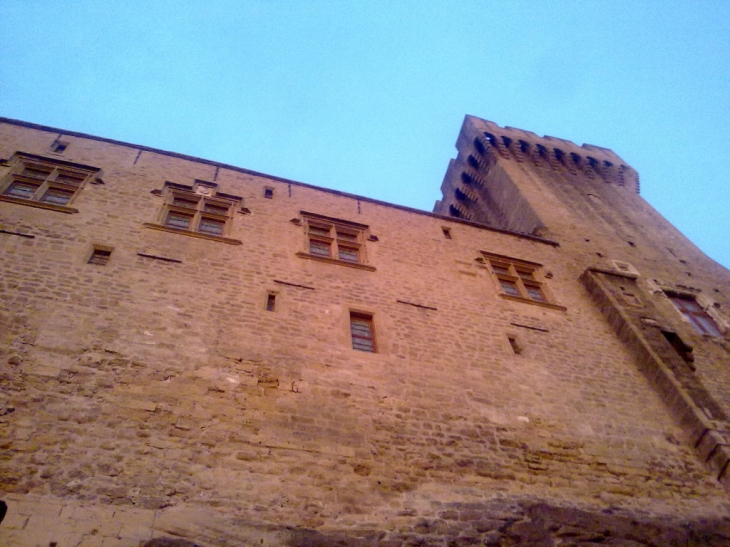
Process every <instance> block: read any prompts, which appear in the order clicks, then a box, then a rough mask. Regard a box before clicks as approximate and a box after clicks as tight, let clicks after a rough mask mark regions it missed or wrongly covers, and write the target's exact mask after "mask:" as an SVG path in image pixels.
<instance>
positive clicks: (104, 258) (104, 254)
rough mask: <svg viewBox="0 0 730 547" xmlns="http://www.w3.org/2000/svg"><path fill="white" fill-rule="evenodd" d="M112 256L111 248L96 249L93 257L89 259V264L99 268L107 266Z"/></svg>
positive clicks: (92, 253) (92, 254)
mask: <svg viewBox="0 0 730 547" xmlns="http://www.w3.org/2000/svg"><path fill="white" fill-rule="evenodd" d="M111 256H112V250H111V249H109V248H103V247H94V250H93V251H92V252H91V256H90V257H89V260H88V262H87V264H96V265H97V266H106V265H107V263H108V262H109V259H110V258H111Z"/></svg>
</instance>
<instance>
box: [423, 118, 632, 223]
mask: <svg viewBox="0 0 730 547" xmlns="http://www.w3.org/2000/svg"><path fill="white" fill-rule="evenodd" d="M456 148H457V150H458V152H459V154H458V156H457V158H456V159H455V160H453V161H452V162H451V164H450V166H449V169H448V171H447V173H446V176H445V178H444V182H443V184H442V186H441V190H442V193H443V199H442V200H440V201H439V202H438V203H437V205H436V208H435V211H436V212H437V213H441V214H446V215H450V216H454V217H458V218H463V219H469V220H472V221H474V222H479V223H484V224H489V225H492V226H495V227H499V228H507V229H511V230H516V231H522V232H527V233H536V231H537V232H542V230H543V228H544V226H542V222H541V221H540V219H539V217H538V214H537V212H536V211H534V210H533V208H532V206H531V205H530V204H529V202H528V201H527V200H526V199H525V198H524V195H523V193H522V191H521V190H519V189H518V187H517V186H519V185H518V183H517V181H516V180H515V179H514V177H513V176H511V175H508V174H506V172H507V171H510V170H509V169H505V164H503V165H502V167H496V168H495V166H498V165H500V164H502V162H506V163H511V162H514V163H515V164H517V166H519V169H520V170H522V171H531V172H533V173H536V174H537V175H538V177H537V178H538V179H541V180H545V181H548V180H549V181H551V182H548V184H556V185H563V184H567V185H571V186H575V187H577V188H581V187H585V188H586V191H588V188H589V187H591V185H595V184H596V183H597V182H603V183H605V184H607V185H610V186H611V187H614V188H620V189H626V190H628V191H629V192H632V193H639V176H638V174H637V173H636V171H634V170H633V169H632V168H631V167H629V166H628V165H626V164H625V162H624V161H623V160H622V159H621V158H620V157H619V156H618V155H616V154H615V153H614V152H613V151H611V150H609V149H607V148H602V147H600V146H595V145H591V144H583V145H581V146H579V145H577V144H575V143H573V142H571V141H569V140H566V139H559V138H556V137H551V136H543V137H540V136H538V135H536V134H535V133H533V132H531V131H524V130H521V129H516V128H514V127H500V126H499V125H497V124H495V123H493V122H490V121H487V120H482V119H480V118H476V117H473V116H467V117H466V118H465V120H464V124H463V126H462V128H461V132H460V134H459V138H458V140H457V143H456ZM510 172H512V173H514V170H511V171H510ZM546 173H551V174H550V175H548V176H545V175H546ZM591 192H592V191H591Z"/></svg>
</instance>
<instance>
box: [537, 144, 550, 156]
mask: <svg viewBox="0 0 730 547" xmlns="http://www.w3.org/2000/svg"><path fill="white" fill-rule="evenodd" d="M537 153H538V154H539V155H540V157H541V158H543V159H547V157H548V153H547V148H545V147H544V146H543V145H542V144H538V145H537Z"/></svg>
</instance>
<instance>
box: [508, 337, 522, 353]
mask: <svg viewBox="0 0 730 547" xmlns="http://www.w3.org/2000/svg"><path fill="white" fill-rule="evenodd" d="M507 340H509V345H510V346H511V347H512V351H513V352H514V354H515V355H519V354H521V353H522V346H520V344H519V342H518V341H517V337H516V336H512V335H508V336H507Z"/></svg>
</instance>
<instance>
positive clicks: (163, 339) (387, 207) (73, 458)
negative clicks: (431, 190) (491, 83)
mask: <svg viewBox="0 0 730 547" xmlns="http://www.w3.org/2000/svg"><path fill="white" fill-rule="evenodd" d="M59 140H61V141H62V142H63V143H64V145H65V147H63V148H62V149H59V147H57V146H55V145H54V143H57V142H59ZM457 150H458V155H457V157H456V158H455V159H454V160H452V161H451V163H450V165H449V167H448V170H447V172H446V176H445V178H444V181H443V184H442V193H443V197H442V199H441V200H439V201H438V202H437V203H436V206H435V208H434V212H433V213H428V212H424V211H417V210H413V209H409V208H407V207H402V206H397V205H392V204H388V203H383V202H379V201H377V200H373V199H369V198H365V197H361V196H355V195H350V194H345V193H342V192H337V191H332V190H326V189H322V188H317V187H314V186H311V185H308V184H304V183H300V182H295V181H290V180H286V179H282V178H279V177H275V176H270V175H265V174H262V173H257V172H253V171H250V170H246V169H241V168H238V167H234V166H230V165H224V164H220V163H216V162H212V161H207V160H202V159H199V158H192V157H188V156H183V155H180V154H174V153H170V152H165V151H161V150H155V149H151V148H148V147H144V146H137V145H133V144H128V143H122V142H117V141H112V140H109V139H104V138H99V137H95V136H91V135H84V134H80V133H74V132H69V131H64V130H59V129H54V128H49V127H43V126H38V125H34V124H30V123H25V122H19V121H16V120H9V119H0V160H1V161H0V268H2V275H0V375H1V376H2V377H1V383H0V442H1V443H2V452H1V461H0V490H1V491H2V495H1V496H0V497H2V499H3V500H5V501H6V502H7V504H8V512H7V515H6V516H5V519H4V520H3V522H2V523H1V524H0V545H7V546H14V547H16V546H17V547H36V546H41V547H50V546H55V547H89V546H94V547H99V546H101V547H110V546H115V547H138V546H140V545H146V546H147V547H150V546H160V545H171V546H172V545H180V546H182V545H186V546H187V545H200V546H201V547H219V546H239V545H240V546H244V545H263V546H275V545H276V546H278V545H289V546H292V547H294V546H305V545H306V546H316V545H322V546H325V545H326V546H330V545H332V546H334V545H361V546H371V545H372V546H375V545H387V546H393V547H395V546H405V545H434V546H436V545H438V546H462V545H463V546H466V545H499V546H513V545H532V546H542V545H544V546H557V545H561V546H568V545H570V546H578V545H594V544H597V543H600V544H603V545H622V546H667V545H676V546H679V545H682V546H685V545H730V520H729V516H730V498H729V497H728V485H729V484H730V472H729V471H728V466H729V462H730V448H729V447H730V423H729V422H728V416H730V389H729V388H728V386H730V335H729V334H728V333H729V331H730V324H729V323H728V320H729V319H730V314H729V313H728V309H730V272H728V270H726V269H725V268H723V267H722V266H720V265H718V264H716V263H715V262H713V261H712V260H711V259H709V258H708V257H706V256H705V255H704V254H703V253H702V252H701V251H700V250H699V249H697V248H696V247H695V246H694V245H692V243H691V242H689V241H688V240H687V239H686V238H685V237H684V236H683V235H682V234H680V233H679V232H678V231H677V230H676V229H675V228H673V227H672V226H671V225H670V224H669V223H668V222H667V221H666V220H664V219H663V218H662V217H661V216H660V215H659V214H658V213H657V212H656V211H654V210H653V209H652V208H651V207H650V206H649V205H648V204H647V203H646V202H645V201H644V200H643V199H642V198H641V196H640V195H639V189H640V188H639V178H638V175H637V174H636V172H635V171H634V170H633V169H632V168H631V167H630V166H628V165H626V164H625V162H623V160H621V158H620V157H618V156H617V155H616V154H614V153H613V152H612V151H610V150H607V149H604V148H600V147H597V146H591V145H583V146H577V145H575V144H573V143H571V142H569V141H566V140H562V139H557V138H553V137H538V136H537V135H535V134H533V133H530V132H527V131H521V130H518V129H514V128H506V127H505V128H503V127H499V126H498V125H496V124H494V123H491V122H488V121H486V120H482V119H479V118H475V117H471V116H467V117H466V119H465V121H464V124H463V126H462V129H461V131H460V133H459V137H458V140H457Z"/></svg>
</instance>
